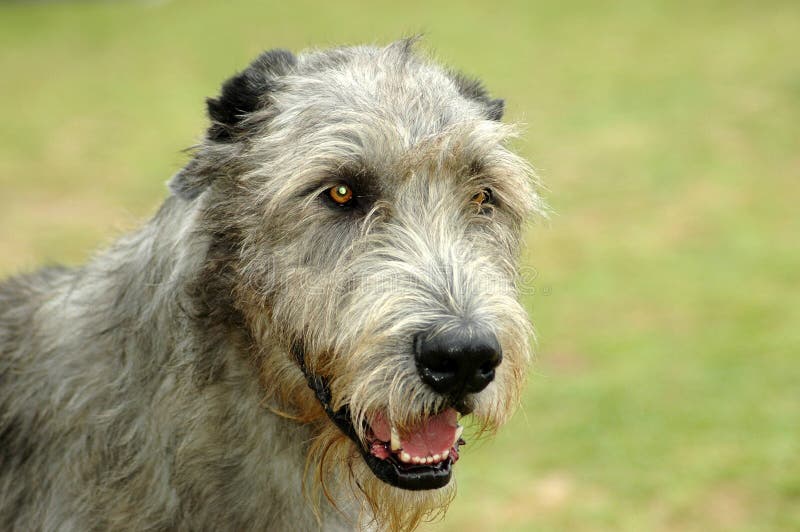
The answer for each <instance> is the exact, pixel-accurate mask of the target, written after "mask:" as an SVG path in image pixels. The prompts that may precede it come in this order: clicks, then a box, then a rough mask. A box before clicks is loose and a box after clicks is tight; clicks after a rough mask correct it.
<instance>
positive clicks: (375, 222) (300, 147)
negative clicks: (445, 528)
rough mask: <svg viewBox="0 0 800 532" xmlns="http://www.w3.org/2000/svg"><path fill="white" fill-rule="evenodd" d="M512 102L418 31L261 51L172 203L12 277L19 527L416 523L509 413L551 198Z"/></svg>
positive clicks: (6, 337) (6, 495) (1, 327)
mask: <svg viewBox="0 0 800 532" xmlns="http://www.w3.org/2000/svg"><path fill="white" fill-rule="evenodd" d="M503 109H504V104H503V100H500V99H494V98H492V97H490V96H489V94H488V92H487V91H486V90H485V89H484V87H483V85H482V84H481V83H480V82H478V81H476V80H473V79H471V78H469V77H466V76H464V75H462V74H459V73H457V72H455V71H452V70H449V69H446V68H444V67H441V66H439V65H438V64H436V63H435V62H433V61H432V60H430V59H429V58H427V57H424V56H423V54H422V53H420V52H419V51H418V50H417V49H416V46H415V44H414V40H413V39H407V40H401V41H398V42H395V43H392V44H390V45H388V46H385V47H375V46H355V47H342V48H334V49H329V50H323V51H310V52H305V53H302V54H299V55H295V54H293V53H291V52H288V51H285V50H272V51H268V52H265V53H263V54H262V55H261V56H260V57H258V58H257V59H256V60H255V61H254V62H253V63H252V64H251V65H250V66H248V67H247V68H246V69H245V70H244V71H242V72H240V73H238V74H236V75H235V76H233V77H232V78H230V79H229V80H228V81H226V82H225V83H224V85H223V86H222V89H221V93H220V94H219V95H218V96H217V97H215V98H211V99H208V100H207V110H208V115H209V117H210V121H211V124H210V126H209V128H208V130H207V132H206V135H205V136H204V139H203V140H202V142H201V143H200V144H199V145H197V146H196V147H195V148H194V150H193V152H192V158H191V160H190V161H189V162H188V164H187V165H186V166H185V167H184V168H183V169H182V170H180V171H179V172H178V173H177V174H176V175H174V176H173V177H172V179H171V180H170V182H169V189H170V195H169V196H168V197H167V199H166V200H165V201H164V203H163V204H162V206H161V207H160V209H159V210H158V212H157V213H156V214H155V216H154V217H153V218H152V220H150V221H149V222H148V223H146V224H145V225H144V226H143V227H141V228H140V229H139V230H137V231H135V232H133V233H131V234H128V235H126V236H123V237H122V238H120V239H119V240H118V241H117V242H116V243H114V244H113V245H112V246H111V247H110V248H109V249H107V250H105V251H103V252H102V253H100V254H98V255H97V256H96V257H95V258H94V259H93V260H91V261H90V262H88V264H86V265H84V266H81V267H77V268H63V267H54V268H46V269H42V270H40V271H37V272H35V273H31V274H26V275H19V276H16V277H12V278H10V279H8V280H6V281H5V282H3V283H2V284H0V528H2V529H3V530H290V529H291V530H308V529H315V528H321V529H325V530H336V529H354V528H372V529H393V530H401V529H412V528H414V527H416V526H417V525H418V524H419V523H420V521H421V520H423V519H426V518H430V517H432V516H435V515H438V514H441V513H442V512H443V511H444V510H445V509H446V507H447V505H448V503H449V502H450V501H451V499H452V497H453V496H454V493H455V480H454V479H453V471H454V469H455V467H456V462H457V461H458V460H459V455H460V453H461V451H462V449H461V448H460V447H461V446H462V445H464V443H465V440H464V438H465V437H464V436H463V435H462V432H461V431H462V426H461V424H460V422H459V420H460V417H461V416H467V415H470V414H471V419H472V420H473V421H472V422H473V423H474V424H475V425H476V431H477V432H480V431H489V432H492V431H494V430H495V429H497V428H498V427H500V426H501V425H502V424H503V423H504V422H505V421H506V420H507V418H508V417H509V416H510V415H511V413H512V412H513V410H514V408H515V406H516V405H517V403H518V402H519V395H520V391H521V388H522V386H523V383H524V381H525V374H526V369H527V367H528V365H529V363H530V360H531V347H530V343H531V342H530V340H531V326H530V323H529V320H528V318H527V316H526V313H525V311H524V309H523V307H522V305H521V304H520V303H519V297H518V289H517V287H516V286H515V279H516V275H517V271H518V257H519V251H520V246H521V242H522V235H523V229H524V227H525V224H526V221H527V220H528V219H529V218H530V217H531V216H532V215H534V214H535V213H537V212H538V213H541V212H543V207H542V201H541V199H540V196H539V194H538V192H537V185H536V180H535V175H534V173H533V171H532V169H531V166H530V165H529V164H528V163H527V162H526V161H525V160H524V159H522V158H521V157H520V156H518V155H516V154H515V153H513V151H511V150H510V149H509V148H508V147H507V140H508V139H509V138H511V137H513V136H514V135H515V128H514V127H513V126H510V125H506V124H503V123H502V121H501V118H502V115H503Z"/></svg>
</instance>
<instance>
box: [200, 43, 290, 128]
mask: <svg viewBox="0 0 800 532" xmlns="http://www.w3.org/2000/svg"><path fill="white" fill-rule="evenodd" d="M296 64H297V58H296V57H295V56H294V54H292V53H291V52H290V51H288V50H282V49H275V50H269V51H267V52H264V53H262V54H261V55H260V56H258V57H257V58H256V59H255V60H254V61H253V62H252V63H250V65H249V66H248V67H247V68H246V69H244V70H243V71H241V72H239V73H238V74H236V75H234V76H233V77H231V78H230V79H228V80H227V81H226V82H225V83H223V84H222V90H221V92H220V95H219V96H218V97H216V98H208V99H206V107H207V109H208V116H209V117H210V118H211V120H212V122H213V123H212V125H211V127H210V128H209V130H208V138H209V139H210V140H214V141H219V142H228V141H230V140H231V139H233V137H234V135H235V133H236V131H237V127H238V126H239V125H240V123H241V122H242V120H243V118H244V117H245V116H246V115H247V114H249V113H253V112H255V111H257V110H258V109H260V108H261V107H262V106H263V105H264V95H265V94H266V93H268V92H269V91H270V90H272V89H273V87H274V82H275V78H277V77H279V76H282V75H285V74H287V73H288V72H289V70H290V69H291V68H293V67H294V65H296Z"/></svg>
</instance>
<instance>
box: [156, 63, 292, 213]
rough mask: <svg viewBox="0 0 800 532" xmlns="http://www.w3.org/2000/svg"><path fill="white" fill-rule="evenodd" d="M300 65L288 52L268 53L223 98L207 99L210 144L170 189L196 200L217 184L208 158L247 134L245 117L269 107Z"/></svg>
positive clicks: (239, 76)
mask: <svg viewBox="0 0 800 532" xmlns="http://www.w3.org/2000/svg"><path fill="white" fill-rule="evenodd" d="M296 64H297V58H296V57H295V56H294V55H293V54H292V53H291V52H289V51H287V50H280V49H276V50H270V51H268V52H264V53H263V54H261V55H260V56H259V57H258V58H257V59H256V60H255V61H253V62H252V63H251V64H250V66H248V67H247V68H246V69H245V70H243V71H242V72H239V73H238V74H236V75H235V76H233V77H232V78H230V79H229V80H228V81H226V82H225V83H224V84H223V85H222V90H221V92H220V95H219V96H217V97H216V98H208V99H207V100H206V106H207V108H208V116H209V118H210V119H211V126H210V127H209V128H208V132H207V133H206V143H205V144H204V145H203V146H201V147H200V148H199V150H198V152H197V155H195V157H194V159H192V160H191V161H190V162H189V164H187V165H186V166H185V167H184V168H183V169H182V170H181V171H180V172H178V173H177V174H175V176H173V178H172V179H171V180H170V182H169V188H170V189H171V190H172V192H173V193H174V194H175V195H177V196H179V197H181V198H183V199H185V200H193V199H194V198H196V197H197V196H199V195H200V194H201V193H202V192H203V190H205V189H206V187H208V186H209V185H210V184H211V183H212V182H213V181H214V179H215V177H216V172H215V168H216V166H215V165H213V164H210V161H205V159H213V157H207V156H208V155H209V152H212V151H219V150H220V149H223V147H224V146H225V145H230V144H233V143H234V142H235V141H236V140H237V139H238V138H240V137H241V136H242V135H244V134H245V133H246V131H245V130H244V128H242V122H243V121H244V119H245V117H246V116H247V115H249V114H250V113H253V112H255V111H258V110H260V109H263V108H264V107H265V106H266V105H267V95H268V94H269V93H270V92H271V91H273V90H274V89H275V86H276V83H277V80H278V79H279V78H280V77H281V76H283V75H286V74H288V73H289V71H291V69H292V68H293V67H294V65H296Z"/></svg>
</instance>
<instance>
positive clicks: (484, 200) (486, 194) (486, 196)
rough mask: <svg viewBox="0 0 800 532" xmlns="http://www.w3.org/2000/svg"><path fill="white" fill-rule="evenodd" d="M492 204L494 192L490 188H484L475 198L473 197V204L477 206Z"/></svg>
mask: <svg viewBox="0 0 800 532" xmlns="http://www.w3.org/2000/svg"><path fill="white" fill-rule="evenodd" d="M491 202H492V191H491V190H489V189H488V188H484V189H483V190H481V191H480V192H478V193H477V194H475V195H474V196H472V203H475V204H476V205H479V206H483V205H485V204H488V203H491Z"/></svg>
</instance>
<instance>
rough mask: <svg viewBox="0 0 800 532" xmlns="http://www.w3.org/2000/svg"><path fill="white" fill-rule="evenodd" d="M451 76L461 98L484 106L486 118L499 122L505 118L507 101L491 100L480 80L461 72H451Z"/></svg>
mask: <svg viewBox="0 0 800 532" xmlns="http://www.w3.org/2000/svg"><path fill="white" fill-rule="evenodd" d="M450 76H451V78H452V79H453V82H454V83H455V84H456V88H457V89H458V92H459V93H460V94H461V96H463V97H464V98H468V99H470V100H475V101H476V102H478V103H481V104H483V106H484V108H485V113H484V114H485V116H486V118H488V119H489V120H496V121H498V122H499V121H500V120H501V119H502V118H503V112H504V111H505V101H504V100H501V99H492V98H489V92H488V91H487V90H486V89H485V88H484V86H483V83H481V82H480V80H478V79H475V78H471V77H468V76H466V75H464V74H462V73H461V72H451V73H450Z"/></svg>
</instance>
